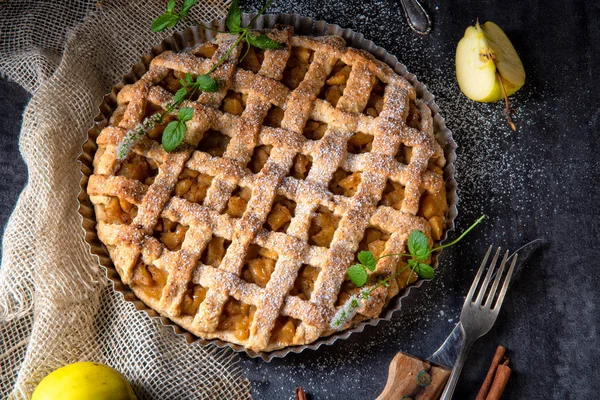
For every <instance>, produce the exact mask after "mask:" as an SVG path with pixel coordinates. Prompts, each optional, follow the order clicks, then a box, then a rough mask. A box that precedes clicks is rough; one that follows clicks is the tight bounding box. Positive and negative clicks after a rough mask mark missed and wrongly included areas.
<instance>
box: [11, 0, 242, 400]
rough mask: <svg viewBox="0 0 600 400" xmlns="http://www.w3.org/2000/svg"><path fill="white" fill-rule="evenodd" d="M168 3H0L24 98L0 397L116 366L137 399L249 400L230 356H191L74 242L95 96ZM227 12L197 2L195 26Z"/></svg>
mask: <svg viewBox="0 0 600 400" xmlns="http://www.w3.org/2000/svg"><path fill="white" fill-rule="evenodd" d="M179 3H180V1H179ZM165 4H166V0H164V1H161V0H155V1H141V0H134V1H127V0H107V1H97V0H91V1H90V0H86V1H83V0H80V1H77V0H70V1H64V0H63V1H40V0H38V1H35V0H20V1H8V2H0V30H1V31H0V35H1V39H0V72H2V73H3V74H4V75H5V76H7V77H8V78H9V79H12V80H14V81H16V82H18V83H20V84H21V85H23V86H24V87H25V88H26V89H28V90H29V91H30V92H32V94H33V98H32V99H31V102H30V103H29V105H28V106H27V109H26V110H25V114H24V118H23V127H22V130H21V137H20V149H21V153H22V155H23V158H24V159H25V162H26V163H27V167H28V169H29V182H28V184H27V186H26V188H25V189H24V191H23V193H22V194H21V196H20V197H19V201H18V203H17V206H16V209H15V211H14V212H13V214H12V216H11V218H10V220H9V223H8V226H7V228H6V233H5V235H4V240H3V250H2V251H3V254H2V266H1V267H0V352H1V354H0V371H1V375H0V397H1V398H7V397H9V398H15V399H16V398H28V397H30V396H31V393H32V391H33V390H34V388H35V387H36V385H37V383H38V382H39V381H40V380H41V379H42V378H43V377H44V376H46V375H47V374H48V373H49V372H50V371H52V370H53V369H55V368H57V367H60V366H62V365H65V364H67V363H71V362H75V361H78V360H94V361H99V362H103V363H106V364H108V365H111V366H113V367H115V368H116V369H118V370H119V371H121V372H122V373H124V374H125V375H126V376H127V378H128V379H129V380H130V381H131V383H132V385H133V386H134V389H135V391H136V393H137V394H138V397H139V398H152V399H192V398H193V399H196V398H211V399H216V398H227V399H237V398H249V397H250V394H249V393H250V384H249V381H248V380H247V379H245V378H244V377H243V376H242V373H241V370H240V368H239V366H237V365H236V359H237V356H236V355H235V354H233V353H232V352H229V351H221V350H217V349H210V348H204V347H201V346H199V345H188V344H187V343H186V342H185V339H184V338H183V337H179V336H176V335H175V334H174V333H173V331H172V329H171V328H167V327H164V326H163V325H161V324H160V322H158V321H156V320H154V319H150V318H148V317H147V316H146V315H145V314H144V313H141V312H137V311H136V310H135V308H134V306H133V305H132V304H130V303H127V302H125V301H124V300H123V298H122V296H121V295H120V294H116V293H115V292H114V291H113V289H112V286H111V285H110V284H109V282H107V280H106V278H105V274H104V271H103V270H102V269H101V268H100V267H99V266H98V263H97V260H96V259H95V258H94V257H92V256H91V255H90V254H89V253H88V248H87V245H86V244H85V243H84V242H83V239H82V237H83V231H82V229H81V222H80V217H79V214H78V213H77V194H78V192H79V180H80V178H81V175H80V172H79V166H78V164H77V162H76V158H77V156H78V154H79V152H80V149H81V144H82V142H83V141H84V138H85V136H86V132H87V130H88V129H89V127H90V123H91V121H92V119H93V117H94V116H95V115H96V114H97V113H98V109H97V107H98V105H99V104H100V103H101V101H102V96H103V95H104V94H106V93H108V92H109V91H110V90H111V88H112V86H113V85H115V84H116V83H118V82H119V81H120V79H121V77H122V76H123V75H125V74H126V73H127V72H129V70H130V68H131V66H132V65H133V64H135V63H136V62H138V61H139V58H140V56H141V55H143V54H144V53H146V52H148V51H149V50H150V48H151V46H152V45H154V44H157V43H159V42H160V41H161V40H162V39H163V38H164V37H166V36H168V35H169V34H170V33H169V32H164V33H161V34H156V33H152V32H150V30H149V29H148V27H149V26H150V23H151V21H152V19H153V18H155V17H156V16H158V15H160V13H161V12H162V11H163V10H164V7H165ZM225 12H226V5H225V4H224V1H223V0H207V1H204V2H202V0H201V2H200V4H199V5H197V6H196V7H195V8H194V10H193V15H192V16H193V17H194V19H195V20H210V19H212V18H215V17H219V16H223V15H224V14H225ZM84 18H85V20H84ZM82 21H83V22H82ZM178 28H179V29H182V28H183V26H179V27H178Z"/></svg>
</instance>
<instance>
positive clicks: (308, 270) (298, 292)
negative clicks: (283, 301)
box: [290, 264, 320, 300]
mask: <svg viewBox="0 0 600 400" xmlns="http://www.w3.org/2000/svg"><path fill="white" fill-rule="evenodd" d="M319 271H320V269H319V268H317V267H313V266H312V265H308V264H303V265H302V267H301V268H300V271H298V277H297V278H296V281H295V282H294V286H293V287H292V289H291V291H290V295H292V296H298V297H299V298H301V299H302V300H310V296H311V295H312V292H313V289H314V286H315V281H316V280H317V277H318V276H319Z"/></svg>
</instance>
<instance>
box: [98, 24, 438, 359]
mask: <svg viewBox="0 0 600 400" xmlns="http://www.w3.org/2000/svg"><path fill="white" fill-rule="evenodd" d="M265 32H266V33H267V35H268V36H270V37H271V38H272V39H274V40H276V41H279V42H284V43H286V44H288V46H287V48H283V49H279V50H265V51H260V52H259V51H254V50H253V49H251V51H250V53H249V55H248V56H247V58H246V59H244V60H243V61H242V62H241V63H240V62H239V59H240V58H241V55H243V54H244V53H245V49H243V48H242V46H239V47H238V48H236V49H234V51H232V53H231V54H230V56H229V58H228V59H227V61H226V62H225V63H223V64H222V65H221V66H220V67H219V68H218V69H217V70H216V71H215V72H214V73H213V77H215V78H216V79H217V80H218V81H219V82H220V87H221V89H220V91H219V92H215V93H202V94H201V95H200V96H198V97H197V98H194V99H192V100H191V101H187V102H185V103H184V104H183V105H184V106H190V107H193V109H194V117H193V119H192V120H191V121H189V122H187V128H188V129H187V133H186V136H185V138H184V142H183V144H182V145H181V146H180V147H179V148H178V150H177V151H175V152H172V153H166V152H165V151H164V150H163V149H162V147H161V145H160V136H161V134H162V129H164V126H165V125H166V122H168V118H167V119H166V122H165V124H163V125H162V126H157V127H156V128H155V129H154V130H153V131H152V132H150V133H149V134H148V135H147V136H145V137H143V138H142V139H140V140H139V141H138V142H137V143H136V144H135V145H134V146H133V148H132V150H131V152H130V153H131V154H130V155H129V156H128V157H127V158H126V159H125V160H123V161H119V160H117V158H116V146H117V145H118V143H119V142H120V140H121V139H122V138H123V137H124V135H126V133H127V132H128V131H129V130H130V129H133V128H134V127H136V126H137V125H138V124H139V123H140V122H141V121H143V119H144V118H146V117H148V116H150V115H152V114H154V113H156V112H161V111H162V110H164V109H165V108H166V107H167V104H168V103H169V102H171V101H172V99H173V94H174V93H175V91H176V90H177V89H178V87H177V84H178V80H179V78H181V77H182V76H184V75H185V74H186V73H190V74H192V75H193V76H196V75H200V74H203V73H205V72H206V71H208V70H209V69H210V67H211V65H214V63H216V62H217V60H218V59H219V58H220V57H221V56H222V55H223V54H225V53H226V52H227V51H228V50H229V49H230V48H231V46H232V45H233V42H234V40H235V37H234V36H232V35H228V34H220V35H218V36H217V37H216V39H215V40H214V41H213V42H211V43H207V44H204V45H201V46H199V47H197V48H195V49H193V50H192V51H190V52H184V53H173V52H171V51H166V52H164V53H162V54H160V55H158V56H156V57H155V58H154V59H153V60H152V62H151V64H150V68H149V70H148V72H146V73H145V74H144V75H143V76H142V77H141V78H140V79H139V80H138V81H137V82H135V83H133V84H131V85H126V86H125V87H123V89H122V90H121V91H120V92H119V93H118V96H117V102H118V106H117V108H116V110H115V111H114V113H113V115H112V117H111V119H110V123H109V126H107V127H105V128H104V129H103V130H102V132H101V133H100V135H99V136H98V138H97V141H96V142H97V145H98V150H97V152H96V155H95V158H94V163H93V166H94V173H93V175H92V176H90V179H89V182H88V187H87V191H88V194H89V196H90V200H91V201H92V202H93V203H94V205H95V210H96V219H97V226H96V229H97V232H98V237H99V238H100V240H101V241H102V242H103V243H104V244H105V245H106V247H107V248H108V250H109V252H110V255H111V258H112V260H113V262H114V264H115V267H116V269H117V271H118V272H119V275H120V276H121V279H122V281H123V282H124V283H125V284H127V285H129V286H131V288H132V290H133V291H134V292H135V294H136V295H137V296H138V297H139V298H140V299H141V300H143V301H144V302H145V303H146V304H147V305H148V306H150V307H151V308H153V309H155V310H157V311H158V312H159V313H160V314H163V315H165V316H167V317H169V318H170V319H171V320H173V321H174V322H175V323H177V324H178V325H180V326H182V327H184V328H185V329H187V330H188V331H190V332H191V333H193V334H195V335H197V336H200V337H203V338H206V339H212V338H219V339H222V340H225V341H229V342H233V343H237V344H240V345H243V346H245V347H246V348H248V349H251V350H254V351H271V350H275V349H278V348H283V347H286V346H290V345H298V344H307V343H311V342H313V341H315V340H316V339H317V338H318V337H320V336H323V335H327V334H330V333H332V331H331V329H330V327H329V324H328V322H329V320H330V318H331V316H332V315H333V314H334V313H335V311H336V307H339V305H340V304H343V302H344V300H345V299H346V298H347V297H348V296H350V295H351V294H352V293H353V291H356V288H353V287H352V285H350V284H349V283H348V282H347V281H345V278H346V270H347V268H348V267H349V266H350V265H351V264H352V263H353V260H354V257H355V254H356V252H357V251H358V250H359V249H367V248H368V249H370V250H372V251H373V252H374V253H375V254H376V255H377V254H383V252H385V253H391V252H393V253H399V252H405V247H406V240H407V237H408V234H409V232H410V231H411V230H413V229H420V230H422V231H424V232H425V234H426V235H427V236H429V237H431V238H432V240H434V239H435V240H438V239H439V238H440V237H441V235H442V230H443V228H444V227H445V216H446V213H447V210H448V208H447V203H446V197H445V193H446V192H445V188H444V181H443V178H442V174H441V168H442V167H443V166H444V164H445V159H444V155H443V151H442V149H441V147H440V145H439V144H438V143H437V141H436V140H435V137H434V135H433V123H432V118H431V111H430V110H429V108H428V107H427V105H425V104H424V103H423V102H421V101H420V100H418V99H416V94H415V90H414V88H413V87H412V86H411V85H410V83H409V82H408V81H406V80H405V79H404V78H402V77H400V76H398V75H396V74H395V73H394V72H393V71H392V70H391V69H390V68H389V67H388V66H387V65H385V64H384V63H381V62H379V61H377V60H375V59H374V58H373V57H372V56H371V55H370V54H368V53H366V52H363V51H360V50H356V49H352V48H347V47H346V46H345V43H344V41H343V40H342V39H341V38H339V37H332V36H325V37H314V38H313V37H302V36H294V35H293V31H292V28H291V27H286V26H281V27H277V28H276V29H273V30H269V31H265ZM403 265H404V262H403V261H400V262H399V261H398V260H394V259H393V258H385V259H382V260H381V261H380V262H379V263H378V265H377V268H376V270H375V271H374V272H373V273H371V278H370V279H371V281H373V282H377V278H378V277H379V276H384V275H387V274H391V273H394V272H396V271H397V269H398V268H401V267H402V266H403ZM409 279H410V281H411V282H414V280H415V279H416V277H414V276H413V277H409V274H408V272H407V273H406V274H402V275H400V276H399V277H398V279H396V280H395V281H393V282H392V285H391V286H390V287H389V288H384V287H382V288H379V289H378V290H377V291H376V292H374V293H373V294H372V295H373V296H372V300H371V301H370V302H369V303H368V304H366V305H365V306H364V307H362V308H361V309H360V310H359V311H360V312H359V315H358V316H357V317H356V318H355V320H353V321H352V323H351V324H349V325H348V327H349V326H351V325H353V324H355V323H357V322H358V321H360V320H362V319H365V318H372V317H376V316H378V315H379V313H380V312H381V310H382V308H383V307H384V305H385V304H386V303H387V302H388V301H389V299H390V298H391V297H393V296H394V295H396V294H397V293H398V292H399V291H400V290H401V289H402V288H403V287H404V286H406V282H407V280H409Z"/></svg>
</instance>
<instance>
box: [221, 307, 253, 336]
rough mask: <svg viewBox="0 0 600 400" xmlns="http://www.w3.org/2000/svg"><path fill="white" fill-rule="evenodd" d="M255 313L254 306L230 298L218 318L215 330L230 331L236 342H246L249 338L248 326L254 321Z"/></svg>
mask: <svg viewBox="0 0 600 400" xmlns="http://www.w3.org/2000/svg"><path fill="white" fill-rule="evenodd" d="M255 311H256V307H255V306H252V305H249V304H246V303H242V302H241V301H239V300H236V299H234V298H233V297H230V298H229V299H228V300H227V302H226V303H225V306H224V307H223V312H222V313H221V315H220V316H219V325H218V326H217V329H218V330H221V331H232V332H233V334H234V335H235V337H236V338H237V339H238V340H240V341H243V340H246V339H248V337H249V336H250V324H252V320H253V319H254V313H255Z"/></svg>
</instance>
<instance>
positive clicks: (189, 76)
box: [184, 74, 194, 86]
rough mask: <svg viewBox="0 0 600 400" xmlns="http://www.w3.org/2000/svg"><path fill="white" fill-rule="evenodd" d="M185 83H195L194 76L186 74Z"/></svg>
mask: <svg viewBox="0 0 600 400" xmlns="http://www.w3.org/2000/svg"><path fill="white" fill-rule="evenodd" d="M185 82H186V84H187V85H191V84H192V83H194V77H193V76H192V74H185ZM184 86H186V85H184Z"/></svg>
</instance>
